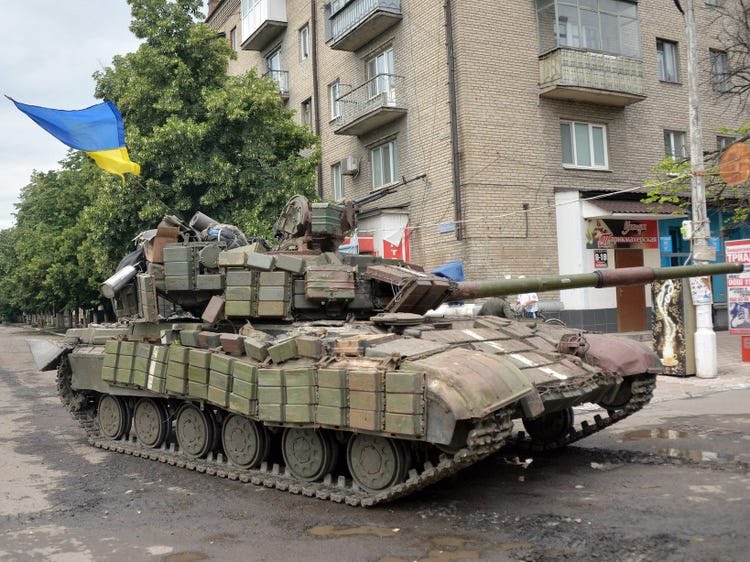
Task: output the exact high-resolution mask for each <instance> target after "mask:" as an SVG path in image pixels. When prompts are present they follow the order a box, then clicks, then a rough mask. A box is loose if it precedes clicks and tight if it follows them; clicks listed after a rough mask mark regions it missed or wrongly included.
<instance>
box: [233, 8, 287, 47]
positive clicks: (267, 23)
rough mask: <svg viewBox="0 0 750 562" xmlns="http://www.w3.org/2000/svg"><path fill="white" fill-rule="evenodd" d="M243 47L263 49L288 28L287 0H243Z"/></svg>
mask: <svg viewBox="0 0 750 562" xmlns="http://www.w3.org/2000/svg"><path fill="white" fill-rule="evenodd" d="M240 13H241V21H242V25H241V27H242V44H241V46H242V48H243V49H244V50H246V51H262V50H263V49H265V48H266V47H268V45H269V43H271V41H273V40H274V39H276V37H278V36H279V34H280V33H281V32H282V31H284V30H285V29H286V24H287V19H286V0H242V8H241V12H240Z"/></svg>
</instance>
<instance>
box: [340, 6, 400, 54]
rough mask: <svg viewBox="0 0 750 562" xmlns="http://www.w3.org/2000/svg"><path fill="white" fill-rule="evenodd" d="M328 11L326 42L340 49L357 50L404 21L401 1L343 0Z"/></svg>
mask: <svg viewBox="0 0 750 562" xmlns="http://www.w3.org/2000/svg"><path fill="white" fill-rule="evenodd" d="M339 5H343V8H338V9H337V6H339ZM327 10H329V13H330V15H329V16H328V17H327V18H326V43H328V44H329V45H330V47H331V49H336V50H339V51H356V50H357V49H359V48H360V47H362V46H363V45H365V44H367V43H369V42H370V41H372V40H373V39H374V38H375V37H377V36H378V35H380V34H381V33H383V32H384V31H385V30H386V29H388V28H389V27H392V26H394V25H396V24H397V23H398V22H399V21H401V0H352V1H349V2H346V1H345V0H342V1H339V2H332V3H331V4H330V7H329V8H327Z"/></svg>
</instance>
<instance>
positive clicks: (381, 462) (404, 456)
mask: <svg viewBox="0 0 750 562" xmlns="http://www.w3.org/2000/svg"><path fill="white" fill-rule="evenodd" d="M410 457H411V456H410V454H409V449H408V448H407V447H406V445H405V444H404V443H403V442H401V441H397V440H395V439H389V438H387V437H378V436H375V435H361V434H354V435H352V436H351V438H350V439H349V445H348V446H347V448H346V462H347V465H348V467H349V472H351V474H352V478H354V481H355V482H356V483H357V484H359V485H360V487H362V488H364V489H365V490H369V491H371V492H378V491H380V490H385V489H387V488H390V487H391V486H393V485H395V484H398V483H399V482H403V480H404V478H405V477H406V474H407V472H408V470H409V464H410Z"/></svg>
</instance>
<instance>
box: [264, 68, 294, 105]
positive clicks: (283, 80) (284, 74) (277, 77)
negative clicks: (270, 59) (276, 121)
mask: <svg viewBox="0 0 750 562" xmlns="http://www.w3.org/2000/svg"><path fill="white" fill-rule="evenodd" d="M263 76H264V77H267V78H270V79H271V80H273V81H274V82H276V85H277V86H278V90H279V95H280V96H281V98H282V99H285V100H288V99H289V71H288V70H269V71H267V72H266V73H265V74H264V75H263Z"/></svg>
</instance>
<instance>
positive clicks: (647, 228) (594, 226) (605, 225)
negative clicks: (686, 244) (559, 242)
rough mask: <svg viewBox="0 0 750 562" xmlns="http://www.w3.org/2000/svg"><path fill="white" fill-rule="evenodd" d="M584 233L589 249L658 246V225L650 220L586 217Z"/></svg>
mask: <svg viewBox="0 0 750 562" xmlns="http://www.w3.org/2000/svg"><path fill="white" fill-rule="evenodd" d="M585 233H586V247H587V248H589V249H597V248H640V249H646V248H658V247H659V227H658V224H657V222H656V221H652V220H637V219H628V220H621V219H616V220H615V219H588V220H586V231H585Z"/></svg>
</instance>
